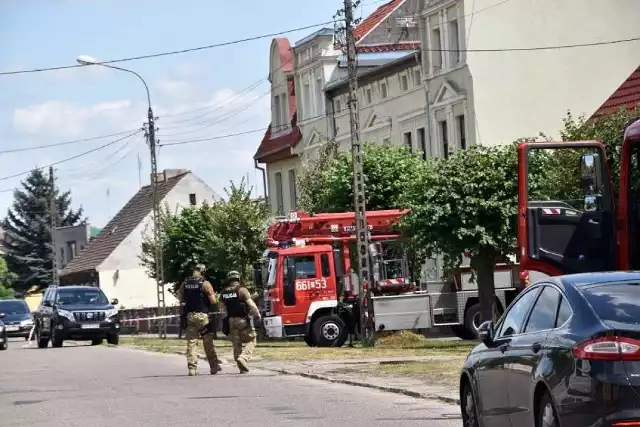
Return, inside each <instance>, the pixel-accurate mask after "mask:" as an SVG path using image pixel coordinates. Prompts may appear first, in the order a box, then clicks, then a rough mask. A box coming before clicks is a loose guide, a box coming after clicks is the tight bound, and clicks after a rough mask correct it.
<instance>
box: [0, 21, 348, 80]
mask: <svg viewBox="0 0 640 427" xmlns="http://www.w3.org/2000/svg"><path fill="white" fill-rule="evenodd" d="M334 22H335V21H334V20H331V21H326V22H321V23H318V24H313V25H307V26H304V27H298V28H292V29H289V30H284V31H278V32H274V33H268V34H261V35H259V36H253V37H247V38H244V39H237V40H231V41H228V42H222V43H215V44H210V45H206V46H198V47H192V48H187V49H180V50H173V51H169V52H160V53H152V54H148V55H140V56H132V57H128V58H120V59H112V60H109V61H101V62H100V64H113V63H118V62H127V61H138V60H140V59H149V58H158V57H162V56H170V55H179V54H183V53H188V52H196V51H200V50H208V49H214V48H217V47H223V46H230V45H234V44H240V43H246V42H250V41H255V40H260V39H264V38H268V37H275V36H280V35H283V34H288V33H294V32H296V31H302V30H308V29H310V28H315V27H321V26H323V25H328V24H333V23H334ZM84 66H85V65H82V64H74V65H61V66H57V67H47V68H32V69H28V70H13V71H4V72H0V76H8V75H14V74H27V73H40V72H43V71H56V70H65V69H68V68H77V67H84Z"/></svg>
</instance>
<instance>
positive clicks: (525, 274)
mask: <svg viewBox="0 0 640 427" xmlns="http://www.w3.org/2000/svg"><path fill="white" fill-rule="evenodd" d="M520 281H521V282H522V284H523V285H524V287H525V288H526V287H527V286H529V270H522V271H520Z"/></svg>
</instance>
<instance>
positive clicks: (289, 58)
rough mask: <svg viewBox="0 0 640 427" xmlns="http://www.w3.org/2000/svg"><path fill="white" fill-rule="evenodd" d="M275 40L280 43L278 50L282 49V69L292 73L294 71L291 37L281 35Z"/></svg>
mask: <svg viewBox="0 0 640 427" xmlns="http://www.w3.org/2000/svg"><path fill="white" fill-rule="evenodd" d="M273 40H274V42H275V43H278V50H279V51H280V69H281V70H282V71H284V72H285V73H291V72H292V71H293V49H291V43H289V39H287V38H285V37H280V38H277V39H273Z"/></svg>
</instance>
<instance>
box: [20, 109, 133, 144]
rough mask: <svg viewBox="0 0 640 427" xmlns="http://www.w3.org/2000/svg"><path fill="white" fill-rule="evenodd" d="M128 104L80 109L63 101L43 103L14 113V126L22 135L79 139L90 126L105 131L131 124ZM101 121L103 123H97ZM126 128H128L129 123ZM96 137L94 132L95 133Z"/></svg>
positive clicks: (121, 128)
mask: <svg viewBox="0 0 640 427" xmlns="http://www.w3.org/2000/svg"><path fill="white" fill-rule="evenodd" d="M130 110H131V101H128V100H120V101H111V102H101V103H99V104H95V105H91V106H89V107H80V106H76V105H73V104H70V103H67V102H64V101H46V102H44V103H42V104H36V105H32V106H29V107H24V108H16V109H15V110H14V111H13V126H14V128H15V129H16V130H17V131H18V132H20V133H23V134H27V135H43V136H44V135H46V136H51V137H54V138H67V137H79V136H80V135H82V134H83V133H85V132H87V131H88V130H90V128H91V127H92V126H91V125H92V124H96V125H99V126H98V127H99V128H104V127H105V126H109V125H115V124H117V125H118V128H119V130H124V129H129V128H130V127H129V128H125V127H121V126H122V125H123V124H124V123H123V122H126V123H127V124H129V123H132V121H131V119H130V117H131V111H130ZM98 121H101V122H102V123H97V122H98ZM129 126H131V125H130V124H129ZM94 134H95V133H94Z"/></svg>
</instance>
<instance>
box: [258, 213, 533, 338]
mask: <svg viewBox="0 0 640 427" xmlns="http://www.w3.org/2000/svg"><path fill="white" fill-rule="evenodd" d="M407 212H408V210H380V211H368V212H367V223H368V227H369V234H370V242H371V243H370V256H371V259H370V261H371V262H370V264H371V266H372V278H373V281H372V282H373V283H372V285H371V291H372V294H373V298H372V300H373V305H374V311H375V326H376V329H377V330H378V331H382V330H384V331H394V330H405V329H428V328H432V327H438V326H450V327H452V328H453V329H454V331H455V332H456V333H457V334H458V335H459V336H460V337H462V338H468V339H471V338H475V336H476V331H477V328H478V327H479V325H480V317H479V313H480V306H479V301H478V294H477V287H476V285H475V284H474V283H471V281H470V280H469V279H470V276H471V269H470V268H469V267H468V266H467V267H464V268H462V269H461V273H460V274H459V275H458V276H457V277H456V278H455V280H452V281H447V282H443V281H441V280H439V275H436V277H435V280H425V281H424V282H423V283H421V284H420V285H421V286H420V288H418V287H417V286H416V283H414V282H413V281H412V280H411V274H410V272H409V267H408V257H407V251H406V249H405V248H404V247H403V245H402V244H401V242H400V241H399V238H400V234H399V233H398V231H397V230H396V229H395V224H396V223H397V221H398V220H399V219H400V218H401V217H402V215H404V214H406V213H407ZM354 223H355V214H354V213H353V212H343V213H321V214H315V215H311V214H308V213H305V212H293V213H291V214H290V215H289V216H288V217H286V218H280V219H278V220H277V221H276V222H275V223H273V224H272V225H271V226H270V227H269V229H268V232H267V235H268V237H267V241H266V244H267V246H268V247H269V248H268V249H267V250H266V251H265V252H264V254H263V259H262V260H261V262H260V263H259V265H257V266H254V279H255V282H256V284H257V285H258V286H262V287H263V289H264V298H263V301H264V302H263V314H264V316H263V325H264V329H265V334H266V335H267V336H269V337H272V338H287V337H304V339H305V341H306V342H307V344H308V345H310V346H323V347H329V346H338V347H339V346H342V345H344V343H345V342H346V340H347V338H348V336H350V335H351V336H354V335H359V332H360V316H359V312H358V310H359V305H358V303H357V302H358V289H359V286H358V276H357V274H356V273H355V271H354V270H353V269H352V267H351V252H352V249H351V245H352V244H353V243H355V241H356V236H355V227H354ZM520 288H521V285H520V279H519V275H518V272H517V266H509V265H506V264H499V265H498V266H496V300H497V306H498V307H499V309H500V310H501V309H503V308H505V307H506V306H507V305H508V303H509V302H510V301H511V300H512V299H513V298H514V297H515V295H517V293H518V292H519V290H520Z"/></svg>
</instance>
